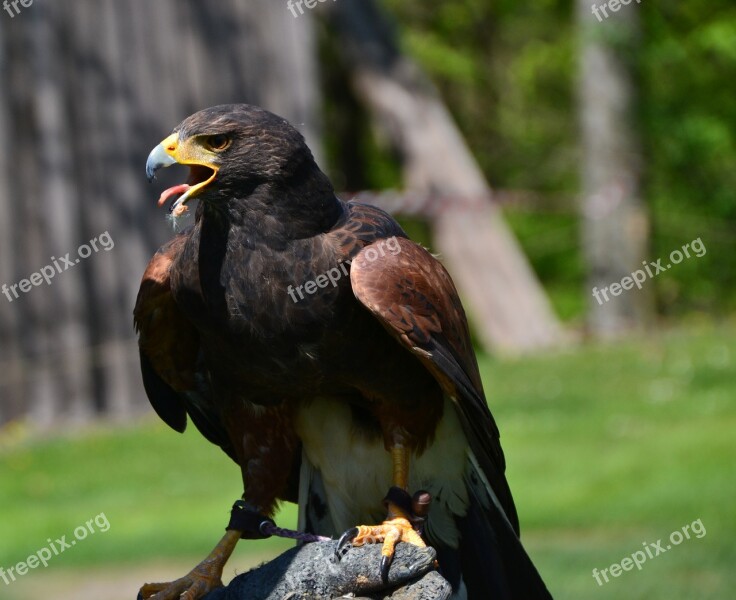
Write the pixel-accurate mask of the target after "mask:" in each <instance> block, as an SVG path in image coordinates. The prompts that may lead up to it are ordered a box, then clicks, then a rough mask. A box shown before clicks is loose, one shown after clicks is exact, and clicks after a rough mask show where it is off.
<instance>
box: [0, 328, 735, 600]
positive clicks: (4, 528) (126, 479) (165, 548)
mask: <svg viewBox="0 0 736 600" xmlns="http://www.w3.org/2000/svg"><path fill="white" fill-rule="evenodd" d="M480 362H481V369H482V372H483V377H484V381H485V384H486V391H487V394H488V397H489V399H490V404H491V407H492V410H493V412H494V414H495V416H496V419H497V421H498V423H499V426H500V428H501V432H502V442H503V445H504V449H505V451H506V455H507V461H508V478H509V481H510V484H511V488H512V490H513V491H514V496H515V498H516V502H517V506H518V509H519V514H520V516H521V521H522V538H523V539H524V540H525V544H526V546H527V548H528V549H529V552H530V553H531V555H532V557H533V558H534V560H535V562H536V563H537V565H538V567H539V569H540V571H541V572H542V574H543V576H544V578H545V580H546V581H547V582H548V585H549V587H550V589H551V591H552V592H553V595H554V596H555V597H559V598H580V599H583V598H586V599H587V598H591V597H595V598H600V599H609V598H610V599H613V598H621V597H626V598H634V599H636V598H647V599H651V598H663V599H664V598H667V599H678V598H682V599H685V598H688V599H689V598H693V597H697V598H701V599H722V598H727V597H731V596H732V590H733V588H734V586H735V585H736V570H734V569H733V568H732V565H733V563H734V560H736V547H735V545H734V543H733V540H734V539H735V538H736V511H735V510H734V497H736V477H735V475H736V466H735V465H736V461H735V460H734V459H736V445H735V444H734V442H733V440H734V431H736V377H735V375H736V370H735V367H736V327H734V326H733V325H732V324H729V325H721V326H706V325H702V326H698V327H697V328H690V329H687V330H677V331H671V332H667V333H662V334H652V335H649V336H646V337H640V338H636V339H630V340H628V341H626V342H620V343H617V344H612V345H593V344H589V345H584V346H580V347H577V348H571V349H569V350H565V351H559V352H556V353H552V354H547V355H542V356H536V357H528V358H523V359H517V360H503V361H498V360H493V359H491V358H489V357H487V356H481V358H480ZM240 488H241V485H240V474H239V471H238V469H237V467H236V466H235V465H234V463H232V462H231V461H230V460H229V459H228V458H227V457H225V455H224V454H222V453H221V452H220V451H219V450H218V449H217V448H215V447H213V446H212V445H210V444H209V443H207V442H206V441H204V440H203V439H202V438H201V437H200V436H199V435H198V434H197V432H196V431H194V429H193V428H192V430H191V431H188V432H187V433H186V434H185V435H183V436H181V435H178V434H175V433H174V432H171V431H169V430H167V429H166V427H165V426H164V425H162V424H160V423H158V422H156V421H154V420H146V421H144V422H142V423H139V424H137V425H135V426H121V427H112V426H105V427H100V428H95V429H94V430H81V431H76V432H68V433H57V434H54V435H53V436H48V437H47V438H46V439H39V438H38V437H37V436H34V435H27V434H26V433H25V431H24V429H23V428H22V427H20V426H15V427H10V428H7V429H6V430H4V431H2V432H0V566H1V567H5V568H6V569H7V568H8V567H10V566H12V565H14V564H15V563H17V562H18V561H21V560H25V559H26V558H27V557H28V555H29V554H31V553H33V552H35V551H36V550H38V549H39V548H41V547H43V546H45V545H46V544H47V539H48V538H52V539H55V538H57V537H60V536H62V535H67V538H71V534H72V532H73V530H74V528H75V527H77V526H79V525H81V524H83V523H85V522H86V521H88V520H89V519H91V518H93V517H94V516H95V515H98V514H100V513H103V512H104V513H105V515H106V517H107V519H108V520H109V523H110V530H109V531H108V532H106V533H102V532H98V533H96V534H94V535H92V536H90V537H89V538H88V539H87V540H85V541H83V542H79V543H78V544H77V545H76V546H75V547H74V549H71V550H68V551H66V552H65V553H64V554H62V555H60V556H58V557H56V558H54V559H53V561H52V562H51V564H50V566H49V569H48V570H49V571H51V570H57V569H58V570H80V572H81V571H83V570H84V569H89V568H92V567H93V566H99V565H106V564H115V565H121V564H130V565H135V564H145V563H147V562H150V561H151V560H153V559H161V558H171V559H194V558H196V557H203V556H204V554H205V553H206V552H207V551H208V550H209V549H210V548H211V546H212V545H213V544H214V542H215V541H216V540H217V539H218V538H219V536H220V533H221V531H222V529H223V527H224V524H225V522H226V520H227V514H228V510H229V507H230V505H231V504H232V502H233V501H234V500H235V499H236V498H237V497H238V496H239V495H240ZM697 519H701V520H702V523H703V525H704V526H705V529H706V531H707V533H706V535H705V536H704V537H702V538H701V539H697V538H694V537H693V538H692V539H690V540H685V541H684V542H683V543H682V544H680V545H679V546H676V547H674V548H673V549H672V550H671V551H669V552H667V553H665V554H664V555H661V556H658V557H656V558H654V559H651V560H650V561H648V562H646V563H645V564H644V565H643V568H642V570H641V571H637V570H634V571H631V572H624V573H623V574H621V576H620V577H618V578H616V579H612V580H611V581H610V582H609V583H606V584H604V585H603V586H601V587H599V586H598V585H597V584H596V582H595V580H594V579H593V577H592V569H593V568H594V567H596V568H598V569H599V570H600V569H603V568H606V567H608V566H610V565H611V564H612V563H615V562H620V561H621V559H622V558H624V557H626V556H629V555H631V553H633V552H635V551H637V550H639V549H640V548H642V543H644V542H655V541H656V540H658V539H660V538H661V539H663V540H664V541H666V539H665V538H667V537H668V536H669V534H670V533H671V532H672V531H674V530H679V529H681V528H682V527H683V526H684V525H686V524H689V523H692V522H693V521H695V520H697ZM279 521H280V522H281V523H283V524H285V525H287V526H293V525H294V522H295V510H294V507H293V506H290V505H289V506H286V507H285V508H284V512H283V514H282V515H281V516H280V517H279ZM289 546H290V544H289V542H286V541H281V540H265V541H256V542H243V543H241V546H240V548H239V549H238V553H237V555H236V557H235V559H234V560H235V561H236V562H237V560H238V556H240V557H241V560H244V559H245V558H247V557H249V556H251V557H252V556H255V555H257V556H263V555H264V553H270V554H272V555H276V554H278V553H279V552H281V551H283V550H284V549H286V548H288V547H289ZM32 574H33V571H31V573H30V574H29V575H26V576H25V577H32ZM0 586H2V584H0Z"/></svg>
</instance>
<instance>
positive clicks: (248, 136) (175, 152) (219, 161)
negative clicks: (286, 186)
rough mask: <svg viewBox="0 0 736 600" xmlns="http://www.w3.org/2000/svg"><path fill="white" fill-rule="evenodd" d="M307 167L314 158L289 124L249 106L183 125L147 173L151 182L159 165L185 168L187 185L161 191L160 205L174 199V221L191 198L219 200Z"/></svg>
mask: <svg viewBox="0 0 736 600" xmlns="http://www.w3.org/2000/svg"><path fill="white" fill-rule="evenodd" d="M307 163H309V164H313V158H312V154H311V152H310V151H309V149H308V148H307V146H306V143H305V142H304V138H303V137H302V135H301V134H300V133H299V132H298V131H297V130H296V129H294V127H292V126H291V125H290V124H289V123H288V121H286V120H285V119H283V118H281V117H278V116H276V115H274V114H273V113H270V112H268V111H266V110H263V109H261V108H258V107H255V106H250V105H248V104H227V105H221V106H214V107H211V108H207V109H205V110H202V111H199V112H197V113H195V114H193V115H192V116H190V117H188V118H186V119H185V120H184V121H182V122H181V123H180V124H179V125H178V126H177V127H176V128H175V129H174V131H173V133H172V134H171V135H170V136H169V137H167V138H166V139H165V140H163V141H162V142H161V143H160V144H159V145H158V146H156V147H155V148H154V149H153V151H151V154H150V155H149V156H148V161H147V163H146V174H147V175H148V179H149V181H152V180H153V179H154V178H155V176H156V172H157V171H158V170H159V169H161V168H162V167H168V166H171V165H174V164H181V165H187V166H188V167H189V178H188V179H187V181H186V183H182V184H180V185H176V186H173V187H171V188H169V189H167V190H165V191H164V192H163V193H162V194H161V197H160V198H159V201H158V203H159V206H161V205H163V204H165V203H166V201H167V200H169V199H171V198H176V200H175V201H174V202H173V204H172V205H171V209H170V212H171V213H172V215H173V216H174V217H178V216H181V215H183V214H184V213H185V212H186V211H187V207H186V203H187V202H188V201H189V200H191V199H192V198H195V197H200V199H201V200H203V201H204V202H208V201H212V202H217V201H219V200H222V199H223V198H227V197H232V194H233V193H234V192H235V191H237V192H238V193H243V190H248V189H254V188H255V187H257V186H258V185H261V184H263V183H267V182H270V181H277V180H286V179H289V178H290V177H291V176H293V175H295V174H297V173H298V172H299V171H300V169H301V168H302V167H303V166H304V165H305V164H307Z"/></svg>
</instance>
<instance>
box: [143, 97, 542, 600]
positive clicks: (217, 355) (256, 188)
mask: <svg viewBox="0 0 736 600" xmlns="http://www.w3.org/2000/svg"><path fill="white" fill-rule="evenodd" d="M176 163H178V164H181V165H187V166H188V167H189V178H188V180H187V182H186V183H184V184H181V185H177V186H174V187H172V188H170V189H168V190H166V191H165V192H163V193H162V194H161V197H160V200H159V204H165V203H166V201H167V200H173V204H172V205H171V212H172V213H173V214H174V215H182V213H184V212H186V211H187V210H188V207H187V202H188V201H190V200H191V199H193V198H197V199H198V200H199V202H198V205H197V209H196V213H195V219H194V223H193V225H192V226H191V227H190V228H189V229H187V230H185V231H183V232H181V233H179V234H177V235H176V236H175V237H173V239H172V240H171V241H169V242H168V243H167V244H165V245H164V246H163V247H162V248H161V249H160V250H159V251H158V252H157V253H156V254H155V256H154V257H153V259H152V260H151V262H150V263H149V265H148V268H147V269H146V271H145V274H144V276H143V281H142V283H141V287H140V292H139V294H138V298H137V302H136V306H135V311H134V312H135V314H134V316H135V325H136V328H137V331H138V333H139V349H140V362H141V371H142V376H143V382H144V385H145V389H146V393H147V395H148V397H149V399H150V401H151V404H152V405H153V407H154V409H155V410H156V412H157V413H158V415H159V416H160V417H161V418H162V419H163V420H164V421H165V422H166V423H167V424H168V425H170V426H171V427H172V428H173V429H175V430H177V431H180V432H181V431H184V428H185V427H186V424H187V417H188V418H190V419H191V420H192V422H193V423H194V425H195V426H196V427H197V428H198V429H199V431H200V432H201V433H202V434H203V435H204V436H205V437H206V438H207V439H208V440H209V441H211V442H213V443H214V444H217V445H219V446H220V447H221V448H222V449H223V450H224V451H225V453H227V454H228V455H229V456H230V457H231V458H232V459H233V460H234V461H235V462H236V463H238V465H239V466H240V468H241V470H242V475H243V484H244V493H243V497H242V501H241V504H240V508H241V509H242V510H243V511H244V513H246V514H247V515H250V517H249V518H244V519H239V520H238V521H237V522H235V523H233V522H231V523H230V525H229V528H228V529H227V531H226V534H225V536H224V538H223V539H222V541H221V542H220V543H219V544H218V545H217V547H216V548H215V550H214V551H213V552H212V553H211V554H210V555H209V556H208V557H207V558H206V559H205V560H204V561H203V562H202V563H201V564H200V565H198V566H197V567H195V568H194V569H193V570H192V572H190V573H189V574H188V575H186V576H185V577H183V578H181V579H179V580H177V581H174V582H171V583H166V584H146V585H145V586H143V588H142V589H141V596H142V597H143V598H153V599H154V600H172V599H174V598H179V597H180V595H182V594H184V596H183V597H184V598H186V599H187V600H194V599H196V598H201V597H202V596H204V595H206V594H207V593H208V592H209V591H210V590H212V589H214V588H215V587H219V586H221V585H222V583H221V579H220V578H221V575H222V571H223V567H224V564H225V562H226V561H227V559H228V558H229V557H230V555H231V553H232V551H233V549H234V547H235V545H236V544H237V541H238V540H239V539H240V538H258V537H263V535H262V534H261V533H260V531H261V529H260V528H259V524H262V523H263V521H264V520H268V519H270V518H271V517H273V516H274V513H275V511H276V508H277V505H278V503H279V502H280V501H292V502H298V503H299V513H300V516H299V523H300V528H303V529H304V530H305V531H311V532H314V533H317V534H322V535H325V536H335V537H337V536H339V535H340V534H342V533H343V532H345V533H344V535H342V538H341V540H340V544H339V545H338V548H339V552H344V551H347V550H349V548H350V547H357V546H360V545H363V544H367V543H380V544H382V556H383V560H382V562H381V567H380V568H381V574H382V576H383V577H384V578H385V577H386V574H387V572H388V570H389V569H390V564H391V558H392V556H393V552H394V548H395V546H396V544H397V543H400V542H403V543H410V544H415V545H418V546H423V545H424V544H425V543H428V544H430V545H432V546H433V547H434V548H435V549H436V550H437V555H438V563H439V568H440V570H441V572H442V574H443V575H444V576H445V577H446V578H447V579H448V580H449V581H450V583H451V584H452V586H453V590H454V592H455V597H456V598H469V599H471V600H488V599H493V600H500V599H503V598H513V599H522V600H534V599H537V598H549V597H550V596H549V593H548V591H547V590H546V587H545V585H544V583H543V582H542V580H541V578H540V576H539V574H538V573H537V570H536V569H535V567H534V565H533V564H532V562H531V560H530V559H529V557H528V555H527V554H526V552H525V550H524V548H523V547H522V545H521V543H520V541H519V537H518V535H519V523H518V519H517V514H516V509H515V507H514V502H513V500H512V497H511V493H510V491H509V487H508V485H507V483H506V478H505V474H504V472H505V462H504V455H503V452H502V450H501V446H500V444H499V432H498V429H497V427H496V424H495V422H494V419H493V417H492V416H491V412H490V410H489V409H488V406H487V404H486V398H485V395H484V392H483V386H482V384H481V379H480V375H479V372H478V365H477V362H476V359H475V355H474V353H473V348H472V346H471V341H470V334H469V331H468V324H467V321H466V317H465V313H464V311H463V307H462V305H461V303H460V300H459V298H458V294H457V291H456V289H455V287H454V285H453V282H452V280H451V278H450V276H449V275H448V273H447V271H446V270H445V268H444V267H443V266H442V264H441V263H440V262H439V261H437V260H436V259H435V258H434V257H433V256H432V255H431V254H430V253H429V252H427V251H426V250H425V249H424V248H423V247H421V246H420V245H418V244H416V243H414V242H412V241H411V240H409V239H408V237H407V235H406V234H405V233H404V231H403V230H402V229H401V227H400V226H399V225H398V224H397V222H396V221H395V220H394V219H393V218H391V217H390V216H389V215H388V214H386V213H385V212H383V211H381V210H379V209H378V208H374V207H371V206H367V205H363V204H359V203H355V202H345V201H343V200H341V199H339V198H338V197H337V196H336V195H335V192H334V189H333V187H332V185H331V183H330V181H329V180H328V178H327V176H326V175H325V174H324V173H323V172H322V171H321V170H320V169H319V168H318V166H317V164H316V163H315V161H314V159H313V157H312V154H311V152H310V150H309V149H308V147H307V145H306V144H305V141H304V139H303V137H302V136H301V134H300V133H299V132H298V131H297V130H296V129H295V128H294V127H292V126H291V125H290V124H289V123H288V122H287V121H286V120H285V119H283V118H281V117H278V116H276V115H274V114H272V113H270V112H268V111H265V110H263V109H261V108H257V107H254V106H250V105H245V104H236V105H222V106H216V107H212V108H209V109H205V110H202V111H200V112H198V113H195V114H194V115H192V116H190V117H188V118H187V119H185V120H184V121H183V122H182V123H181V124H180V125H179V126H177V127H176V128H175V129H174V131H173V133H172V134H171V135H170V136H169V137H167V138H166V139H165V140H164V141H163V142H161V144H159V145H158V146H156V147H155V148H154V150H153V151H152V152H151V154H150V156H149V158H148V163H147V166H146V167H147V174H148V177H149V179H151V180H152V179H153V178H154V176H155V173H156V172H157V170H159V169H160V168H162V167H168V166H170V165H173V164H176ZM420 490H423V492H421V493H417V494H414V495H413V496H412V495H411V494H412V493H413V492H419V491H420ZM430 496H431V503H430V505H429V510H428V514H427V510H426V508H427V500H428V499H429V498H430ZM359 524H360V525H359ZM338 556H339V554H338Z"/></svg>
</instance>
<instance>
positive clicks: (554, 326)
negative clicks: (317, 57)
mask: <svg viewBox="0 0 736 600" xmlns="http://www.w3.org/2000/svg"><path fill="white" fill-rule="evenodd" d="M328 6H329V7H330V14H331V17H332V23H333V24H334V26H335V27H336V29H337V31H338V33H339V34H340V37H341V44H340V45H341V47H342V48H343V49H344V56H345V59H346V60H347V61H349V66H348V70H349V72H350V76H351V78H352V83H353V87H354V89H355V91H356V95H357V97H358V98H359V99H360V100H361V101H363V102H365V103H366V105H367V107H368V108H369V110H370V112H371V113H372V115H373V117H374V119H375V122H376V124H377V125H378V126H379V127H380V128H381V130H382V131H383V132H384V133H385V135H386V137H387V138H388V139H389V140H391V143H392V145H393V146H394V147H395V148H396V149H397V150H398V152H399V154H400V156H401V158H402V160H403V162H404V179H405V182H406V187H407V192H408V193H407V197H412V198H414V199H420V202H421V206H416V203H413V204H412V206H406V207H396V208H397V209H398V212H401V210H402V208H408V209H409V210H411V211H412V212H413V213H415V214H422V215H423V216H424V217H426V218H428V219H429V220H430V222H431V224H432V227H433V231H434V236H435V244H436V247H437V248H438V249H439V251H440V252H441V253H442V259H443V260H444V261H445V262H446V264H447V266H448V268H449V270H450V272H451V273H452V275H453V278H454V279H455V282H456V284H457V286H458V288H459V290H460V292H461V294H462V295H463V296H464V298H465V300H466V301H467V304H468V308H469V312H470V313H471V316H472V317H473V322H474V325H475V326H476V331H477V332H478V335H479V336H480V339H481V341H482V342H483V344H484V345H485V346H486V347H487V348H492V349H495V350H498V351H501V352H505V353H522V352H528V351H533V350H537V349H539V348H542V347H547V346H552V345H555V344H558V343H560V342H561V341H562V329H561V327H560V325H559V322H558V320H557V317H556V316H555V315H554V313H553V311H552V308H551V305H550V303H549V301H548V299H547V296H546V294H545V292H544V290H543V289H542V287H541V285H540V283H539V281H538V280H537V278H536V275H535V274H534V272H533V271H532V269H531V267H530V265H529V262H528V261H527V259H526V256H525V255H524V253H523V251H522V250H521V247H520V246H519V244H518V242H517V241H516V239H515V238H514V236H513V234H512V233H511V231H510V230H509V228H508V227H507V225H506V223H505V221H504V220H503V216H502V215H501V212H500V210H499V209H498V207H497V205H496V204H494V203H493V202H492V192H491V189H490V187H489V185H488V183H487V182H486V180H485V178H484V176H483V173H482V172H481V170H480V168H479V166H478V164H477V163H476V161H475V159H474V158H473V156H472V154H471V153H470V151H469V149H468V148H467V145H466V144H465V141H464V140H463V138H462V134H461V133H460V132H459V130H458V129H457V126H456V125H455V123H454V121H453V119H452V117H451V115H450V114H449V112H448V111H447V109H446V107H445V106H444V105H443V104H442V102H441V100H440V98H439V95H438V94H437V92H436V90H435V88H434V86H433V85H432V84H431V83H430V82H429V80H428V79H427V77H426V76H425V75H424V73H423V72H422V71H421V70H420V68H419V66H418V65H417V64H416V63H414V62H413V61H412V60H411V59H410V58H408V57H407V56H405V55H403V54H402V53H401V51H400V49H399V43H398V39H397V35H396V33H395V31H394V30H393V28H392V26H391V23H390V21H389V20H388V19H387V17H386V15H385V14H384V13H383V12H382V11H381V9H380V8H379V6H378V4H377V3H376V2H375V1H373V0H361V1H360V2H340V3H336V4H334V5H333V4H330V5H328Z"/></svg>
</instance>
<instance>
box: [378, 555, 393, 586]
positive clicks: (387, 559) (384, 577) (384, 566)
mask: <svg viewBox="0 0 736 600" xmlns="http://www.w3.org/2000/svg"><path fill="white" fill-rule="evenodd" d="M393 558H394V557H393V556H382V557H381V581H382V582H383V585H388V570H389V569H390V568H391V561H392V560H393Z"/></svg>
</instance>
